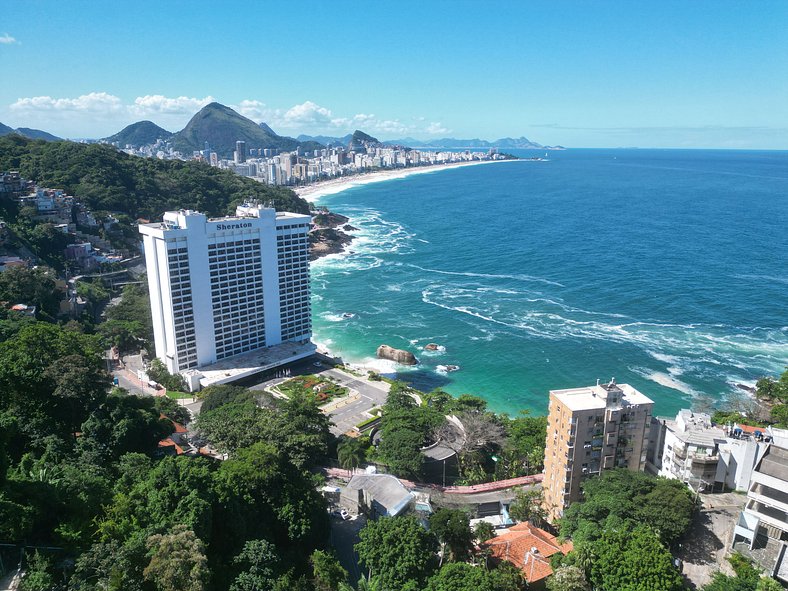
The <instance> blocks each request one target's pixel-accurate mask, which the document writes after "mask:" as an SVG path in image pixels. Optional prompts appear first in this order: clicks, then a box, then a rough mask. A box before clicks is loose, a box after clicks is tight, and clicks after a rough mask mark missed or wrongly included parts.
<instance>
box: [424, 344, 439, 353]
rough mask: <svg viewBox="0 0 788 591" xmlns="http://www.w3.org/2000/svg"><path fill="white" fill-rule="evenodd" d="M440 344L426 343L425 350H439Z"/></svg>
mask: <svg viewBox="0 0 788 591" xmlns="http://www.w3.org/2000/svg"><path fill="white" fill-rule="evenodd" d="M439 346H440V345H438V343H427V344H426V345H424V350H425V351H437V350H438V348H439Z"/></svg>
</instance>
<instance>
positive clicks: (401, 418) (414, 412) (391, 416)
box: [377, 382, 444, 477]
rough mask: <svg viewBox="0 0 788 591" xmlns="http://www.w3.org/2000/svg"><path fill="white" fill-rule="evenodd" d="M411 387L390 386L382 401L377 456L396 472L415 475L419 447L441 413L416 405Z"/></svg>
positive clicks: (418, 470) (419, 463) (420, 457)
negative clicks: (381, 418)
mask: <svg viewBox="0 0 788 591" xmlns="http://www.w3.org/2000/svg"><path fill="white" fill-rule="evenodd" d="M411 394H412V391H411V390H410V388H409V387H408V386H406V385H405V384H403V383H401V382H394V384H393V385H392V386H391V391H390V392H389V395H388V398H387V400H386V403H385V404H384V405H383V421H382V423H381V428H380V432H381V436H382V438H381V442H380V445H379V446H378V450H377V451H378V458H379V459H380V461H381V462H382V463H384V464H386V465H387V466H388V467H389V469H390V470H391V471H392V472H393V473H394V474H397V475H400V476H405V477H413V476H418V475H419V474H420V473H421V470H422V466H423V464H424V456H423V455H422V453H421V448H422V447H423V446H424V445H425V444H427V443H429V438H430V436H431V434H432V432H433V430H434V429H435V428H436V427H437V426H438V425H439V424H440V423H442V422H443V420H444V419H443V417H442V415H441V414H440V413H439V412H438V411H436V410H435V409H433V408H432V407H430V406H419V405H418V404H417V403H416V401H415V400H414V398H413V396H412V395H411Z"/></svg>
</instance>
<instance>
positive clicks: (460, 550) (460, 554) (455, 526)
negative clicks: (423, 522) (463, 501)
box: [430, 509, 473, 562]
mask: <svg viewBox="0 0 788 591" xmlns="http://www.w3.org/2000/svg"><path fill="white" fill-rule="evenodd" d="M430 531H431V532H432V533H433V534H434V535H435V536H436V537H437V538H438V540H439V541H440V543H441V545H442V547H443V558H444V560H446V559H447V552H448V556H449V557H450V558H451V560H453V561H455V562H457V561H464V560H466V559H467V558H468V556H470V553H471V550H473V532H472V531H471V527H470V523H469V519H468V514H467V513H466V512H465V511H460V510H459V509H438V510H437V511H436V512H435V513H433V514H432V515H430Z"/></svg>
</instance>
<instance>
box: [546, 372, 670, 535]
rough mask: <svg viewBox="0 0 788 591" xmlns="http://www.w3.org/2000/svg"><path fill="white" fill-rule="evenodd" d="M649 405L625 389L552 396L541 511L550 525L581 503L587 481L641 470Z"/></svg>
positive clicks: (557, 392) (562, 392) (610, 387)
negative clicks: (618, 471) (624, 470)
mask: <svg viewBox="0 0 788 591" xmlns="http://www.w3.org/2000/svg"><path fill="white" fill-rule="evenodd" d="M653 407H654V401H653V400H651V399H650V398H648V397H647V396H645V395H644V394H641V393H640V392H638V391H637V390H636V389H635V388H633V387H632V386H630V385H628V384H616V381H615V379H611V380H610V383H608V384H597V385H596V386H590V387H585V388H572V389H568V390H551V391H550V407H549V413H548V419H547V421H548V422H547V445H546V449H545V476H544V480H543V482H542V488H543V491H544V500H545V508H546V509H547V511H548V516H549V518H550V519H551V520H555V519H558V518H559V517H561V516H562V515H563V512H564V509H566V507H568V506H569V505H570V504H571V503H573V502H575V501H577V500H579V499H580V496H581V490H580V485H581V484H582V482H583V481H584V480H585V479H586V478H590V477H592V476H594V475H598V474H600V473H601V472H602V471H603V470H608V469H610V468H628V469H629V470H637V471H639V470H643V468H644V466H645V464H646V447H647V444H648V427H649V425H650V422H651V415H652V410H653Z"/></svg>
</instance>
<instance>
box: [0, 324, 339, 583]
mask: <svg viewBox="0 0 788 591" xmlns="http://www.w3.org/2000/svg"><path fill="white" fill-rule="evenodd" d="M0 329H1V330H0V332H2V334H3V337H4V341H3V342H2V343H0V542H2V543H4V544H22V543H25V544H36V545H39V546H46V547H47V548H50V549H47V550H42V551H41V552H40V554H39V555H35V554H32V551H31V552H30V553H28V575H27V576H26V577H25V579H24V583H23V585H22V588H24V589H28V590H36V589H40V590H47V591H51V590H53V589H74V590H77V589H79V590H80V591H98V590H100V589H101V590H103V589H111V590H116V591H121V590H123V591H164V590H176V589H177V590H182V589H187V590H191V591H203V590H205V591H207V590H209V589H210V590H218V589H235V590H243V589H265V588H269V589H277V590H281V591H284V590H289V589H312V588H314V585H316V584H317V583H316V582H315V583H313V581H312V579H313V577H314V576H317V575H316V574H315V573H314V572H313V570H314V568H317V565H313V564H312V563H310V555H311V554H312V552H313V551H314V550H315V549H317V548H320V547H321V546H323V545H324V544H325V543H326V541H327V539H328V516H327V513H326V505H325V501H324V500H323V498H322V497H321V496H320V495H319V494H318V492H317V490H316V484H317V481H316V479H315V477H314V476H313V475H312V474H310V473H309V472H308V471H306V470H305V467H306V466H307V464H309V462H312V461H314V459H315V458H319V457H320V456H321V455H324V454H325V453H326V448H327V446H328V442H329V437H330V435H329V433H328V422H327V419H326V417H325V415H323V414H322V413H320V412H319V410H316V407H315V406H314V402H313V401H302V400H293V401H288V402H287V403H283V404H282V405H281V406H279V407H277V408H276V413H274V410H273V409H261V410H266V411H267V412H270V413H271V414H270V415H269V419H270V420H269V427H270V428H269V430H268V431H267V434H264V435H263V436H262V437H259V436H258V438H257V439H256V440H253V441H250V442H248V445H245V446H243V447H237V448H235V449H234V451H233V454H232V457H231V458H230V459H228V460H226V461H224V462H218V461H216V460H213V459H206V458H193V457H185V456H180V457H164V458H162V457H160V453H159V448H158V443H159V441H160V440H161V439H162V438H164V437H167V436H168V435H170V434H171V433H172V432H173V425H172V422H171V421H170V418H172V419H174V420H177V421H182V422H186V421H187V420H188V419H189V417H188V414H186V411H185V409H183V408H182V407H179V406H177V404H175V403H174V402H173V401H171V400H169V399H167V398H164V397H158V398H155V397H138V396H133V395H129V394H128V393H126V392H125V391H123V390H121V389H119V388H115V389H114V390H113V391H112V392H109V390H110V387H111V381H110V377H109V375H108V374H106V373H105V372H104V370H103V360H102V358H101V354H102V350H103V348H102V345H101V342H100V340H101V339H100V337H99V336H97V335H88V334H84V332H82V331H81V330H79V325H78V323H73V325H72V324H70V325H68V326H59V325H55V324H49V323H44V322H36V321H34V320H25V321H16V320H15V319H7V320H0ZM248 403H249V401H246V403H244V404H248ZM251 404H254V403H253V402H252V403H251ZM226 406H233V403H232V402H231V403H228V404H226V405H223V406H220V407H218V408H217V409H215V410H214V411H210V412H208V413H206V414H207V415H210V414H211V413H213V412H218V411H220V410H221V409H223V408H225V407H226ZM162 414H163V415H165V417H166V418H162V417H161V415H162ZM302 415H303V416H302ZM263 441H264V443H263ZM291 453H292V454H293V456H292V457H291V455H290V454H291ZM310 465H311V464H310ZM267 551H270V553H271V555H272V557H273V558H271V560H270V562H267V565H268V566H271V576H270V578H269V579H266V580H265V585H262V584H261V581H262V580H263V579H264V578H265V573H263V572H261V569H260V562H259V561H260V558H261V557H267V556H268V555H267V554H266V552H267ZM15 552H17V553H18V549H17V550H15ZM319 566H320V567H321V568H319V569H318V570H319V572H320V576H321V577H323V578H324V579H326V580H328V581H329V582H330V583H331V584H333V582H332V581H333V579H332V578H331V577H332V576H334V575H335V574H336V569H334V570H332V569H331V563H330V561H327V560H324V561H322V562H321V563H320V565H319ZM332 573H333V574H332ZM250 585H251V586H250Z"/></svg>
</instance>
